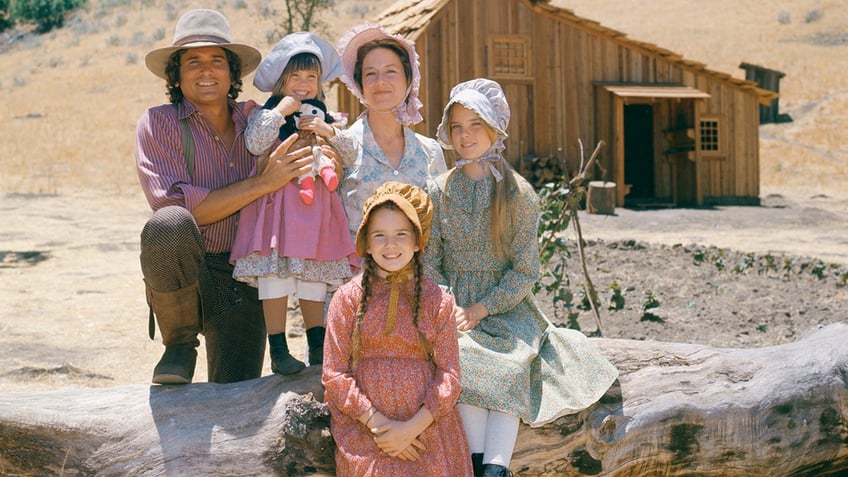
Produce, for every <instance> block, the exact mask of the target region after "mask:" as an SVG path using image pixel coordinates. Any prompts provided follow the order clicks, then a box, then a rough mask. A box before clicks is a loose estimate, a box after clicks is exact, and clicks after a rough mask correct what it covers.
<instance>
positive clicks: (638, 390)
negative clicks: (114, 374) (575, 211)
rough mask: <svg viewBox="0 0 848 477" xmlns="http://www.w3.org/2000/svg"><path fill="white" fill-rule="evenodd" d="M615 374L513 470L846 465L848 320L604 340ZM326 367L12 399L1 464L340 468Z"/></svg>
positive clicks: (1, 469) (792, 470) (39, 469)
mask: <svg viewBox="0 0 848 477" xmlns="http://www.w3.org/2000/svg"><path fill="white" fill-rule="evenodd" d="M593 342H594V344H595V345H596V346H597V347H598V348H599V349H600V350H601V351H602V352H603V353H604V354H605V355H606V356H607V357H608V358H609V359H610V360H611V361H612V362H613V363H614V364H615V365H616V366H617V367H618V369H619V370H620V373H621V375H620V379H619V381H618V382H617V383H616V384H615V385H614V386H613V387H612V388H611V389H610V391H609V392H607V394H606V395H605V396H604V397H603V398H602V399H601V401H600V402H598V403H597V404H595V405H593V406H592V407H590V408H589V409H586V410H584V411H582V412H580V413H577V414H574V415H571V416H566V417H563V418H560V419H559V420H557V421H556V422H553V423H551V424H548V425H546V426H544V427H541V428H535V429H531V428H530V427H528V426H525V425H522V426H521V428H520V430H519V438H518V443H517V445H516V449H515V453H514V456H513V460H512V464H511V466H510V467H511V468H512V470H513V471H514V472H516V474H517V475H522V476H523V475H551V476H553V475H556V476H578V475H610V476H631V475H632V476H643V475H664V476H682V475H744V476H760V475H762V476H766V475H768V476H778V477H779V476H806V475H809V476H814V475H815V476H823V475H844V473H845V472H848V424H846V422H848V419H846V415H848V325H846V324H835V325H830V326H828V327H826V328H823V329H819V330H817V331H815V332H814V333H811V334H810V335H808V336H807V337H806V338H804V339H802V340H800V341H798V342H795V343H790V344H785V345H781V346H772V347H766V348H756V349H723V348H712V347H708V346H702V345H694V344H685V343H661V342H650V341H632V340H616V339H600V338H599V339H593ZM322 399H323V393H322V389H321V384H320V370H319V369H318V368H307V369H306V370H305V371H304V372H301V373H299V374H297V375H295V376H293V377H281V376H266V377H263V378H260V379H255V380H251V381H245V382H241V383H234V384H212V383H202V384H192V385H187V386H146V385H132V386H120V387H113V388H65V389H60V390H57V391H51V392H38V393H8V394H0V473H3V474H15V473H17V474H35V475H44V474H59V475H95V474H96V475H126V474H132V475H163V474H167V475H212V474H215V475H222V474H226V475H291V476H298V475H333V470H334V463H333V442H332V438H331V436H330V433H329V416H328V414H327V411H326V406H324V405H323V404H322V403H321V400H322Z"/></svg>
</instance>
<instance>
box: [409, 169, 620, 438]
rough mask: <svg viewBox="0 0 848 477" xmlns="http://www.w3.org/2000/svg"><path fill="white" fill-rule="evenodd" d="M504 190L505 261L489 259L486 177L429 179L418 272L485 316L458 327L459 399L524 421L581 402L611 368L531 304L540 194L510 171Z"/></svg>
mask: <svg viewBox="0 0 848 477" xmlns="http://www.w3.org/2000/svg"><path fill="white" fill-rule="evenodd" d="M516 179H517V181H518V184H519V187H518V190H516V191H514V192H513V193H512V195H511V196H510V206H509V225H510V227H511V229H512V232H513V237H512V242H511V244H510V246H509V253H508V254H509V261H508V262H506V263H505V262H504V261H501V260H499V259H498V258H497V256H496V254H495V250H494V246H493V243H492V239H491V233H490V231H489V223H490V220H491V217H490V214H489V203H490V201H491V198H492V192H493V189H494V187H493V186H494V179H493V178H492V177H491V176H489V177H487V178H486V179H484V180H481V181H474V180H471V179H469V178H468V177H467V176H466V175H465V174H463V173H462V172H461V171H459V170H455V169H452V170H451V171H449V172H448V173H446V174H442V175H440V176H439V177H438V178H437V179H436V180H435V181H432V182H431V183H430V184H428V189H429V190H428V192H429V193H430V196H431V197H432V198H433V202H434V204H435V214H434V216H433V226H432V234H431V238H430V243H429V244H428V245H427V249H426V250H425V262H426V265H427V273H428V274H429V275H430V276H431V277H433V278H434V279H435V280H436V281H437V282H438V283H440V284H443V285H446V286H448V287H450V289H451V290H452V292H453V293H454V295H455V297H456V302H457V305H459V306H462V307H468V306H471V305H473V304H475V303H477V302H481V303H482V304H483V305H484V306H485V307H486V309H487V310H488V311H489V316H488V317H486V318H484V319H483V320H482V321H481V322H480V324H479V325H478V326H477V327H476V328H474V329H473V330H470V331H468V332H459V350H460V369H461V376H462V393H461V394H460V397H459V402H461V403H465V404H470V405H473V406H477V407H482V408H485V409H490V410H496V411H500V412H504V413H507V414H510V415H513V416H518V417H520V418H521V419H522V420H523V421H524V422H526V423H527V424H529V425H531V426H534V427H535V426H541V425H544V424H546V423H548V422H551V421H553V420H554V419H556V418H558V417H560V416H562V415H565V414H570V413H574V412H577V411H579V410H582V409H585V408H586V407H588V406H590V405H591V404H592V403H594V402H596V401H597V400H598V399H600V397H601V396H603V394H604V393H605V392H606V391H607V389H608V388H609V387H610V385H611V384H612V383H613V381H615V379H616V378H617V377H618V371H617V370H616V369H615V367H613V366H612V364H610V362H609V361H607V359H606V358H605V357H604V356H603V355H601V354H600V353H599V352H598V351H597V350H596V349H595V348H594V347H593V346H592V345H591V343H590V342H589V340H588V339H587V338H586V336H585V335H583V334H582V333H580V332H579V331H575V330H569V329H564V328H557V327H555V326H553V325H551V324H550V322H549V321H548V320H547V319H546V318H545V316H544V315H543V314H542V312H541V310H540V309H539V306H538V304H537V303H536V301H535V297H534V295H533V291H532V289H533V284H534V283H535V282H536V280H537V279H538V276H539V269H540V264H539V243H538V240H537V236H536V234H537V228H538V221H539V216H540V211H539V200H538V196H537V194H536V192H535V191H534V190H533V189H532V187H531V186H530V184H529V183H527V181H526V180H524V179H523V178H522V177H520V176H518V175H517V174H516Z"/></svg>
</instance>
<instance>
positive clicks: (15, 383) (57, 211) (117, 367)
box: [0, 191, 848, 392]
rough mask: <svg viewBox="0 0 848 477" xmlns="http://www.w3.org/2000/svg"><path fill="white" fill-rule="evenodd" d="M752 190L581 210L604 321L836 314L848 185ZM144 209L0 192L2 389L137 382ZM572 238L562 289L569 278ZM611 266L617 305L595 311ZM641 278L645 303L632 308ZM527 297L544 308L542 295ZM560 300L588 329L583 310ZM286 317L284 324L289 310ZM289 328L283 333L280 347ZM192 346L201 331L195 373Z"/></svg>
mask: <svg viewBox="0 0 848 477" xmlns="http://www.w3.org/2000/svg"><path fill="white" fill-rule="evenodd" d="M763 197H764V200H763V205H762V206H760V207H717V208H704V209H662V210H631V209H616V212H615V215H588V214H584V213H581V214H580V223H581V224H582V227H583V231H584V238H585V239H586V241H587V247H586V252H587V263H588V267H589V272H590V278H591V279H592V281H593V283H594V284H595V286H596V289H597V290H598V292H599V301H600V302H602V305H603V306H602V307H601V316H602V320H603V321H602V323H603V327H602V330H603V334H604V336H605V337H612V338H632V339H640V340H660V341H680V342H697V343H707V344H711V345H715V346H721V347H755V346H766V345H773V344H779V343H785V342H789V341H794V340H796V339H798V338H799V337H800V336H802V335H803V334H804V333H806V332H808V331H809V330H811V329H814V328H815V327H817V326H820V325H823V324H827V323H832V322H837V321H848V287H846V286H845V280H846V273H848V271H846V270H848V199H841V198H834V197H828V196H816V197H809V196H798V197H788V196H785V195H784V194H781V193H771V194H766V195H764V196H763ZM149 214H150V212H149V210H148V209H147V206H146V203H145V201H144V198H143V197H142V196H141V194H140V193H138V192H135V191H128V192H127V193H126V194H125V195H122V196H119V197H108V198H107V199H106V200H104V198H103V197H100V196H96V195H94V194H93V193H90V192H89V193H80V194H63V195H58V196H57V195H14V194H13V195H6V196H3V197H0V220H2V224H3V225H2V228H0V389H2V391H3V392H10V391H39V390H49V389H57V388H61V387H65V386H89V387H99V386H117V385H123V384H139V383H147V382H149V380H150V375H151V372H152V369H153V366H154V364H155V363H156V361H157V360H158V358H159V355H160V353H161V351H162V346H161V344H160V341H159V337H158V336H157V338H156V340H154V341H151V340H150V339H148V338H147V307H146V304H145V302H144V297H143V284H142V279H141V272H140V270H139V265H138V234H139V231H140V230H141V227H142V225H143V224H144V221H145V220H146V219H147V217H148V216H149ZM570 234H571V235H572V236H573V232H570ZM573 252H574V257H575V258H573V259H571V261H569V265H568V267H569V270H570V271H571V272H572V273H571V280H572V284H571V287H570V288H571V289H572V291H573V292H574V293H575V294H576V293H577V291H578V284H579V283H581V282H582V281H583V279H582V277H581V275H580V274H578V273H573V272H576V271H578V270H579V268H578V261H577V259H576V256H577V255H576V249H574V250H573ZM746 254H751V255H750V256H749V258H748V259H747V262H746ZM768 257H771V260H772V263H774V264H775V265H773V266H770V265H769V263H770V262H769V258H768ZM787 260H788V262H787ZM819 261H821V264H819ZM746 263H747V264H748V265H745V264H746ZM787 263H790V264H791V267H787V266H786V264H787ZM740 264H741V265H740ZM722 265H723V267H722ZM737 265H738V266H739V267H740V270H741V271H742V272H735V271H734V270H733V269H734V267H737ZM819 275H821V278H819ZM613 282H615V283H618V284H619V285H620V287H621V290H622V293H621V294H622V296H623V298H624V306H623V308H622V309H620V310H614V311H610V310H608V309H607V303H608V302H609V296H610V291H609V289H608V287H609V286H610V285H611V284H612V283H613ZM649 291H650V292H651V293H653V296H654V297H655V298H656V299H657V301H658V302H659V308H655V309H651V310H647V311H650V312H651V314H650V315H647V314H646V313H645V310H644V309H643V305H642V301H643V298H644V297H645V294H646V292H649ZM538 298H539V301H540V302H541V303H542V306H543V308H544V309H545V310H546V311H547V312H548V315H549V317H550V318H551V319H552V320H556V319H557V313H555V312H554V310H553V307H552V303H551V300H550V298H549V297H546V296H545V295H544V294H539V295H538ZM576 312H578V313H579V317H578V318H577V322H578V323H579V324H580V326H581V329H583V331H584V332H587V333H591V332H593V331H594V330H595V324H594V319H593V317H592V315H591V314H590V312H588V311H584V310H576ZM559 314H560V315H561V314H562V313H559ZM561 321H563V322H566V321H567V319H565V318H562V320H561ZM289 325H290V327H289V328H290V330H289V332H290V334H295V335H296V334H298V333H299V332H300V320H299V319H298V317H294V316H293V317H292V318H291V319H290V320H289ZM304 341H305V338H304V337H302V336H294V337H291V338H290V342H291V343H292V344H293V348H294V349H295V350H296V353H302V352H303V343H304ZM204 359H205V355H204V353H203V352H202V346H201V356H200V359H199V364H198V370H197V373H196V380H199V381H203V380H205V379H206V370H205V364H204ZM265 373H266V374H268V373H270V369H269V368H268V365H267V360H266V370H265Z"/></svg>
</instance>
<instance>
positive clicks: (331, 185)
mask: <svg viewBox="0 0 848 477" xmlns="http://www.w3.org/2000/svg"><path fill="white" fill-rule="evenodd" d="M320 174H321V179H323V180H324V185H326V186H327V189H329V190H330V192H333V191H334V190H336V187H338V186H339V176H337V175H336V169H335V168H333V166H327V167H323V168H321V172H320Z"/></svg>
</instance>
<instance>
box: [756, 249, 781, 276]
mask: <svg viewBox="0 0 848 477" xmlns="http://www.w3.org/2000/svg"><path fill="white" fill-rule="evenodd" d="M758 264H759V265H758V266H757V273H759V274H760V275H762V274H764V273H766V274H767V273H769V272H770V271H771V272H776V271H777V259H776V258H774V255H772V254H770V253H767V254H765V255H763V256H762V257H760V260H759V261H758Z"/></svg>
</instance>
